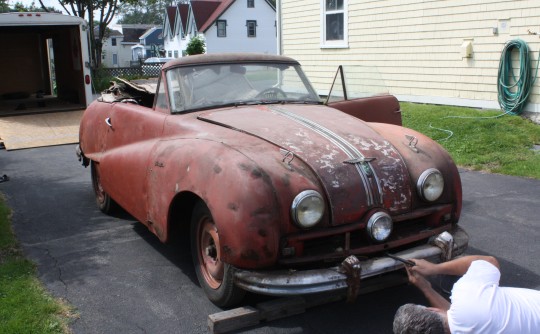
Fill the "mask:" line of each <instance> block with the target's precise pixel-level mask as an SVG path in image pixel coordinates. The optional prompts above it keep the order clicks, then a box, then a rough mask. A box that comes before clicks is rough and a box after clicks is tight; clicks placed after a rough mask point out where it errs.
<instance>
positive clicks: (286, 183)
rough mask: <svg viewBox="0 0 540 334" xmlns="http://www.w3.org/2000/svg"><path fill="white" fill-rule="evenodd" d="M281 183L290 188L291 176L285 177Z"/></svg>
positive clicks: (286, 175)
mask: <svg viewBox="0 0 540 334" xmlns="http://www.w3.org/2000/svg"><path fill="white" fill-rule="evenodd" d="M281 182H283V185H284V186H285V187H289V186H290V185H291V176H290V175H289V174H285V175H283V177H282V178H281Z"/></svg>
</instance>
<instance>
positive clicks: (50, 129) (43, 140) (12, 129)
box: [0, 110, 84, 150]
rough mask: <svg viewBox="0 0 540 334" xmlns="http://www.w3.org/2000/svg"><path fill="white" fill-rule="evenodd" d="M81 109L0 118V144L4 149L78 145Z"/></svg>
mask: <svg viewBox="0 0 540 334" xmlns="http://www.w3.org/2000/svg"><path fill="white" fill-rule="evenodd" d="M83 112H84V110H75V111H66V112H57V113H50V114H35V115H24V116H12V117H1V118H0V141H2V142H3V143H4V146H5V147H6V150H17V149H23V148H31V147H43V146H53V145H63V144H73V143H77V142H79V123H80V121H81V117H82V114H83Z"/></svg>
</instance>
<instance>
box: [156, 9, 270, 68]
mask: <svg viewBox="0 0 540 334" xmlns="http://www.w3.org/2000/svg"><path fill="white" fill-rule="evenodd" d="M173 22H174V23H173ZM163 31H164V33H163V34H164V44H165V50H166V53H167V57H169V56H172V57H174V58H176V57H177V56H176V54H175V52H176V51H177V52H178V56H179V57H181V56H183V55H184V54H185V50H186V47H187V44H188V43H189V40H190V39H191V38H192V37H194V36H196V35H200V36H202V37H203V38H204V39H205V43H206V52H207V53H218V52H259V53H268V54H277V27H276V10H275V8H274V6H273V4H272V2H270V1H267V0H191V1H184V2H182V3H180V4H178V5H177V6H171V7H168V8H167V11H166V15H165V20H164V27H163Z"/></svg>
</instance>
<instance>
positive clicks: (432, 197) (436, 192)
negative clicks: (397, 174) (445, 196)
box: [416, 168, 444, 202]
mask: <svg viewBox="0 0 540 334" xmlns="http://www.w3.org/2000/svg"><path fill="white" fill-rule="evenodd" d="M416 187H417V190H418V195H420V198H422V199H423V200H425V201H428V202H433V201H436V200H437V199H439V197H441V195H442V193H443V190H444V178H443V176H442V174H441V172H439V171H438V170H437V169H435V168H430V169H427V170H425V171H424V172H423V173H422V175H420V177H419V178H418V183H417V185H416Z"/></svg>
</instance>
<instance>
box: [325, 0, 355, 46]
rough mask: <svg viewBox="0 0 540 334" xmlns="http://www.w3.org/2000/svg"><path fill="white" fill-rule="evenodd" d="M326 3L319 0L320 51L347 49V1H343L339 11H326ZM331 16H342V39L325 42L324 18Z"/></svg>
mask: <svg viewBox="0 0 540 334" xmlns="http://www.w3.org/2000/svg"><path fill="white" fill-rule="evenodd" d="M326 1H327V0H321V48H322V49H338V48H348V47H349V33H348V30H349V29H348V25H349V24H348V22H349V19H348V13H349V11H348V0H343V9H340V10H329V11H327V10H326ZM332 14H343V39H341V40H330V41H327V40H326V16H327V15H332Z"/></svg>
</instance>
